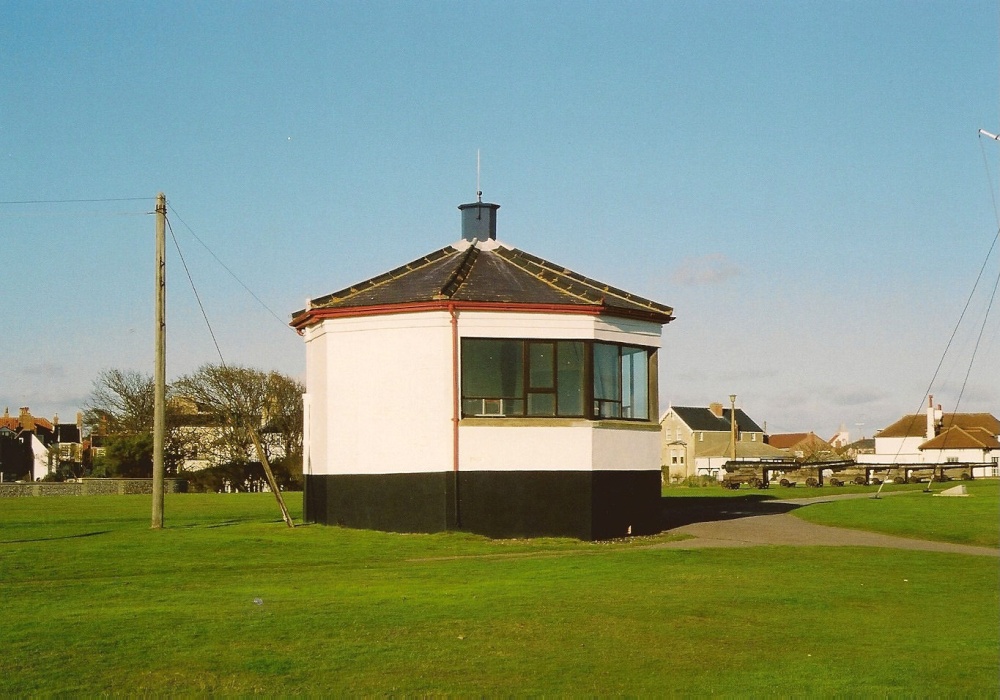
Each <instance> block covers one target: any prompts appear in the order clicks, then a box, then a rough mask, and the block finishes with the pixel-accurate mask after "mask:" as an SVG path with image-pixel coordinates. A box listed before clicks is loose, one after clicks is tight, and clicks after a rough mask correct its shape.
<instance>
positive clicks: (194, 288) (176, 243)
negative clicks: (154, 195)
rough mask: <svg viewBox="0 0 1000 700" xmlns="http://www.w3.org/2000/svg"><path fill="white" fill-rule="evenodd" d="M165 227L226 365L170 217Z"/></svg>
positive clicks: (216, 347) (216, 349)
mask: <svg viewBox="0 0 1000 700" xmlns="http://www.w3.org/2000/svg"><path fill="white" fill-rule="evenodd" d="M167 228H169V229H170V237H171V238H172V239H173V241H174V247H175V248H177V255H179V256H180V258H181V265H182V266H183V267H184V272H185V274H187V278H188V282H190V283H191V290H192V291H193V292H194V298H195V300H197V302H198V308H199V309H201V316H202V318H204V319H205V325H206V326H208V334H209V335H211V336H212V342H213V343H214V344H215V351H216V352H217V353H219V361H220V362H221V363H222V366H223V367H225V366H226V360H225V358H224V357H223V356H222V348H220V347H219V341H218V340H217V339H216V337H215V331H213V330H212V324H211V322H210V321H209V320H208V314H207V313H206V312H205V305H204V304H202V303H201V295H200V294H198V288H197V287H195V285H194V278H193V277H192V276H191V270H189V269H188V266H187V262H186V261H185V260H184V253H182V252H181V246H180V243H178V241H177V236H176V235H175V234H174V227H173V226H171V225H170V219H167Z"/></svg>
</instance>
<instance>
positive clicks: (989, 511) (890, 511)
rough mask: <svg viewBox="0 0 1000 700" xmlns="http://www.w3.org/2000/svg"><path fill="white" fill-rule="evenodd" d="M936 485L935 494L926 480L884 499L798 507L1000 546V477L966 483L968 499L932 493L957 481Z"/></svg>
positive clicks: (921, 535)
mask: <svg viewBox="0 0 1000 700" xmlns="http://www.w3.org/2000/svg"><path fill="white" fill-rule="evenodd" d="M954 485H955V484H954V483H947V484H940V485H939V484H935V485H934V487H933V488H932V489H931V491H932V493H925V492H924V491H923V489H925V488H926V485H923V486H922V487H921V489H920V490H917V491H915V492H913V493H912V494H909V493H908V494H906V495H900V496H887V495H886V492H885V491H883V497H881V498H879V499H877V500H876V499H873V498H860V499H856V500H849V501H834V502H831V503H823V504H818V505H815V506H810V507H808V508H801V509H799V510H796V511H794V513H795V515H797V516H799V517H800V518H803V519H804V520H808V521H809V522H813V523H818V524H820V525H833V526H836V527H850V528H856V529H860V530H873V531H875V532H885V533H888V534H890V535H900V536H902V537H916V538H918V539H926V540H940V541H943V542H956V543H958V544H972V545H979V546H983V547H1000V481H997V480H994V479H991V480H981V481H972V482H963V485H964V486H965V487H966V489H967V490H968V492H969V496H968V497H967V498H949V497H943V496H935V495H933V494H936V493H940V492H941V491H943V490H945V489H947V488H950V487H952V486H954Z"/></svg>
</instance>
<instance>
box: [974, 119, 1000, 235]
mask: <svg viewBox="0 0 1000 700" xmlns="http://www.w3.org/2000/svg"><path fill="white" fill-rule="evenodd" d="M979 151H980V152H981V153H982V154H983V167H984V168H986V179H987V181H989V183H990V200H991V201H992V202H993V216H994V217H995V218H996V222H997V228H998V229H1000V212H998V211H997V197H996V193H995V191H994V190H995V188H994V187H993V173H992V172H990V161H989V159H988V158H987V157H986V148H985V146H983V138H982V136H980V137H979Z"/></svg>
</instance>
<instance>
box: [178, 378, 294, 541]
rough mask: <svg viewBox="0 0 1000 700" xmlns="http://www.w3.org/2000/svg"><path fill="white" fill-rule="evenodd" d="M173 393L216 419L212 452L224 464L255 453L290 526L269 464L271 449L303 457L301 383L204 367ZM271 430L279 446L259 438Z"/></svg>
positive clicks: (243, 458) (245, 460) (241, 460)
mask: <svg viewBox="0 0 1000 700" xmlns="http://www.w3.org/2000/svg"><path fill="white" fill-rule="evenodd" d="M173 389H174V391H175V393H176V394H178V395H182V396H184V397H185V398H187V399H189V400H191V401H194V402H195V403H196V404H197V405H198V406H199V408H200V409H201V410H203V411H205V412H207V413H209V414H211V415H214V416H217V417H218V419H219V422H220V424H221V425H220V427H221V431H220V432H219V433H218V438H217V440H216V441H215V448H216V450H217V453H218V455H219V456H220V457H222V458H223V459H225V460H226V461H228V462H235V463H246V462H247V461H249V460H250V459H251V457H250V456H251V455H253V454H256V456H257V458H258V459H259V460H260V462H261V466H263V468H264V472H265V474H266V475H267V478H268V482H269V484H270V486H271V489H272V490H273V491H274V494H275V497H276V498H277V500H278V504H279V505H280V507H281V511H282V514H283V516H284V518H285V522H287V523H288V525H289V526H291V525H292V522H291V518H290V517H289V516H288V511H287V509H286V508H285V504H284V500H283V499H282V498H281V494H280V491H279V489H278V486H277V483H276V482H275V480H274V474H273V473H272V471H271V466H270V463H269V461H270V458H271V457H272V456H273V450H274V448H275V447H279V448H281V450H282V455H281V456H283V457H288V456H290V455H294V454H299V455H301V453H302V433H301V423H302V408H301V402H302V398H301V395H302V387H301V384H298V383H297V382H295V381H294V380H291V379H289V378H288V377H285V376H283V375H281V374H279V373H277V372H270V373H267V372H262V371H260V370H256V369H252V368H249V367H235V366H233V367H231V366H226V365H203V366H202V367H200V368H199V369H198V371H196V372H195V373H194V374H191V375H188V376H185V377H181V378H180V379H179V380H177V381H176V382H174V384H173ZM271 425H274V426H276V427H275V429H276V430H277V431H278V433H279V435H281V443H282V444H281V445H280V446H276V445H274V444H272V443H270V442H268V441H265V440H262V439H261V433H262V432H263V430H264V429H265V428H268V427H270V426H271Z"/></svg>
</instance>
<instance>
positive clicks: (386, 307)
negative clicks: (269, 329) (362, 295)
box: [289, 300, 674, 332]
mask: <svg viewBox="0 0 1000 700" xmlns="http://www.w3.org/2000/svg"><path fill="white" fill-rule="evenodd" d="M450 309H455V310H456V311H500V312H521V313H558V314H572V315H582V316H601V315H605V316H615V317H618V318H633V319H638V320H641V321H653V322H656V323H660V324H667V323H670V322H671V321H673V320H674V317H673V316H668V317H666V318H664V316H663V314H658V313H653V312H650V313H645V312H642V311H631V310H626V309H621V308H616V307H608V306H603V305H601V306H599V305H596V304H594V305H588V306H580V305H578V304H517V303H512V302H490V301H467V302H456V301H447V300H441V301H418V302H407V303H403V304H379V305H373V306H353V307H340V308H332V309H331V308H327V309H324V308H315V309H309V310H308V311H305V312H303V313H301V314H299V315H298V316H296V317H295V318H293V319H292V321H291V323H290V324H289V325H290V326H291V327H292V328H294V329H296V330H297V331H300V332H301V331H302V330H303V329H304V328H306V327H308V326H311V325H314V324H316V323H319V322H320V321H322V320H324V319H328V318H355V317H361V316H386V315H390V314H408V313H419V312H422V311H449V310H450Z"/></svg>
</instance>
